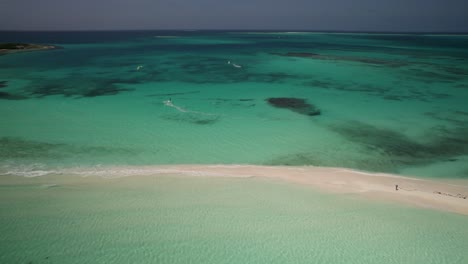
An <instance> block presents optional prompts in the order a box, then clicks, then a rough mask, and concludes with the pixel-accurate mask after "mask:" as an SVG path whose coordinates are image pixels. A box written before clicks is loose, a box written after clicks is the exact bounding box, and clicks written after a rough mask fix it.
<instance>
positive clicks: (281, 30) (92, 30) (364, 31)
mask: <svg viewBox="0 0 468 264" xmlns="http://www.w3.org/2000/svg"><path fill="white" fill-rule="evenodd" d="M130 31H135V32H136V31H181V32H182V31H184V32H191V31H192V32H193V31H212V32H213V31H217V32H228V31H231V32H279V33H287V32H298V33H301V32H309V33H364V34H366V33H367V34H378V33H381V34H382V33H383V34H454V35H462V34H468V31H410V30H408V31H392V30H382V31H376V30H317V29H176V28H175V29H0V32H130Z"/></svg>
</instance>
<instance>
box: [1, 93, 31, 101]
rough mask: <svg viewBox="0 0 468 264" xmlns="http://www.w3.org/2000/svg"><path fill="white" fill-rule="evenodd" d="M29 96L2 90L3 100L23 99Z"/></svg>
mask: <svg viewBox="0 0 468 264" xmlns="http://www.w3.org/2000/svg"><path fill="white" fill-rule="evenodd" d="M26 98H27V97H24V96H21V95H15V94H11V93H7V92H0V99H3V100H23V99H26Z"/></svg>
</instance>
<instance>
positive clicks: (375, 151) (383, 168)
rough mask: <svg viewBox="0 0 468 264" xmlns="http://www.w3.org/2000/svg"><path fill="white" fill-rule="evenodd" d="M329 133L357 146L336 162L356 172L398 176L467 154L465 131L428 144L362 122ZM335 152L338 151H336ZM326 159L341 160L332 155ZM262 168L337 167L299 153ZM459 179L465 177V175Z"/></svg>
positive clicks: (439, 134) (442, 133)
mask: <svg viewBox="0 0 468 264" xmlns="http://www.w3.org/2000/svg"><path fill="white" fill-rule="evenodd" d="M328 128H329V129H330V130H331V131H333V132H335V133H338V134H339V135H340V136H342V137H344V138H345V139H347V140H349V141H350V142H352V143H354V144H357V145H358V146H359V147H361V148H362V151H364V152H365V153H361V154H358V155H357V156H356V155H353V156H352V157H350V158H347V159H346V158H345V159H342V160H340V161H339V166H342V167H346V168H354V169H359V170H367V171H375V172H388V173H398V172H399V171H400V170H401V169H403V168H407V167H412V166H424V165H428V164H431V163H435V162H457V161H458V158H457V157H458V156H463V155H467V154H468V138H466V135H467V134H468V128H455V129H439V130H438V131H436V132H434V134H433V135H431V136H430V137H429V139H430V140H428V141H424V142H422V141H418V140H416V139H413V138H410V137H408V136H406V135H405V134H403V133H400V132H398V131H395V130H391V129H386V128H379V127H375V126H372V125H369V124H365V123H361V122H349V123H347V124H333V125H329V127H328ZM336 151H337V152H338V151H340V150H336ZM329 155H332V156H334V155H336V156H337V157H338V156H340V155H339V154H334V153H333V152H331V153H329ZM264 164H265V165H290V166H301V165H313V166H331V167H334V166H337V161H336V160H335V159H333V158H329V157H328V158H327V157H323V154H321V153H314V152H300V153H289V154H287V155H280V156H278V157H276V158H274V159H272V160H269V161H266V162H265V163H264ZM458 176H462V177H465V176H467V177H468V172H467V173H465V174H463V173H462V174H461V175H458Z"/></svg>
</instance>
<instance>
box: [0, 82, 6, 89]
mask: <svg viewBox="0 0 468 264" xmlns="http://www.w3.org/2000/svg"><path fill="white" fill-rule="evenodd" d="M7 86H8V82H7V81H0V89H1V88H5V87H7Z"/></svg>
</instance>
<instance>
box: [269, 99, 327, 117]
mask: <svg viewBox="0 0 468 264" xmlns="http://www.w3.org/2000/svg"><path fill="white" fill-rule="evenodd" d="M266 101H267V102H268V103H269V104H270V105H272V106H273V107H276V108H285V109H289V110H291V111H294V112H296V113H299V114H302V115H308V116H317V115H320V114H321V112H320V110H319V109H318V108H316V107H315V106H314V105H313V104H309V103H307V101H306V100H305V99H301V98H292V97H274V98H268V99H266Z"/></svg>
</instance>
